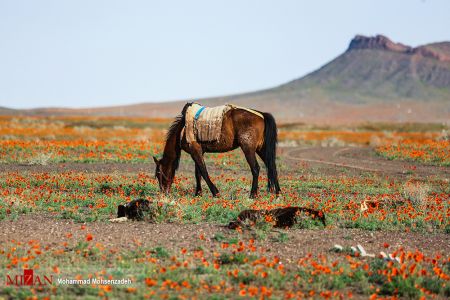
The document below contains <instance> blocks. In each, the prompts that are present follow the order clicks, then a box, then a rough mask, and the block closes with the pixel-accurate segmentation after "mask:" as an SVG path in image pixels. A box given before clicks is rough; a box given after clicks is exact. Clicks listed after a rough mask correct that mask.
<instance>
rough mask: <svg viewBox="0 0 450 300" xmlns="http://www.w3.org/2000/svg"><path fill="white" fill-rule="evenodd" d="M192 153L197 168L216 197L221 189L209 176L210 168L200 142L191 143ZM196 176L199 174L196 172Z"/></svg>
mask: <svg viewBox="0 0 450 300" xmlns="http://www.w3.org/2000/svg"><path fill="white" fill-rule="evenodd" d="M190 153H191V157H192V159H193V160H194V162H195V166H196V170H197V168H198V170H199V172H200V174H201V176H202V177H203V179H205V181H206V184H207V185H208V187H209V190H210V191H211V193H212V194H213V196H214V197H216V196H217V195H218V194H219V190H218V189H217V187H216V186H215V185H214V183H212V181H211V179H210V178H209V174H208V170H207V169H206V164H205V161H204V159H203V150H202V147H201V146H200V144H198V143H196V142H193V143H192V144H191V145H190ZM196 173H197V172H196ZM196 176H197V174H196ZM198 182H199V180H198V181H197V187H198ZM200 189H201V187H200Z"/></svg>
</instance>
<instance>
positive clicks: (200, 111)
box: [194, 106, 205, 121]
mask: <svg viewBox="0 0 450 300" xmlns="http://www.w3.org/2000/svg"><path fill="white" fill-rule="evenodd" d="M204 109H205V107H204V106H202V107H201V108H200V109H199V110H198V111H197V113H196V114H195V117H194V119H195V121H197V120H198V118H199V117H200V114H201V113H202V111H203V110H204Z"/></svg>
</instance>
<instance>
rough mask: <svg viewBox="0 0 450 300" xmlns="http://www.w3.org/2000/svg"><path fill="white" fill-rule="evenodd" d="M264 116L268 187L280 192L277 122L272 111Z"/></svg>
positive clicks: (264, 151)
mask: <svg viewBox="0 0 450 300" xmlns="http://www.w3.org/2000/svg"><path fill="white" fill-rule="evenodd" d="M262 114H263V116H264V146H263V149H262V150H263V153H262V154H263V155H264V162H265V165H266V168H267V177H268V188H269V191H275V192H276V193H277V194H278V193H279V192H280V185H279V183H278V173H277V165H276V161H275V160H276V154H277V142H278V133H277V124H276V123H275V119H274V117H273V116H272V115H271V114H270V113H265V112H263V113H262Z"/></svg>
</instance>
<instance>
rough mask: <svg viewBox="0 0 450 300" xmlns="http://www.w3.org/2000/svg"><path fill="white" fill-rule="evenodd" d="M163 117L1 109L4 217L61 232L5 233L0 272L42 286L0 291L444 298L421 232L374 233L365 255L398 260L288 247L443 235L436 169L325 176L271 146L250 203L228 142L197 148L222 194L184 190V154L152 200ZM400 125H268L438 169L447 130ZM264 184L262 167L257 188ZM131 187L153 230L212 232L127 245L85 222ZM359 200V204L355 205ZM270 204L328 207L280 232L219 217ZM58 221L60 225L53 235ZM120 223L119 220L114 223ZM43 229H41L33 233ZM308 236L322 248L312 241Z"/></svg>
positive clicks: (444, 195)
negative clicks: (273, 182) (423, 174)
mask: <svg viewBox="0 0 450 300" xmlns="http://www.w3.org/2000/svg"><path fill="white" fill-rule="evenodd" d="M169 124H170V121H169V120H155V119H153V120H150V119H130V118H87V117H64V118H62V117H61V118H38V117H35V118H33V117H23V118H21V117H2V118H1V119H0V134H1V138H0V159H1V161H2V163H3V167H2V170H3V171H2V173H1V177H0V220H1V222H2V227H3V228H6V227H11V226H12V227H14V226H16V225H17V226H20V223H21V220H23V218H24V216H25V217H26V216H31V218H33V216H39V218H41V219H42V220H49V222H50V223H51V222H57V223H58V224H66V225H61V226H59V227H58V229H57V230H59V231H58V232H59V233H60V235H59V236H58V237H56V233H55V238H54V240H53V241H52V242H42V240H45V241H47V239H48V235H51V234H52V233H46V232H44V233H42V232H39V233H38V232H37V231H36V237H35V238H28V239H21V238H20V237H19V238H18V237H17V236H15V235H14V237H12V236H9V235H7V236H6V237H5V236H4V237H3V239H1V240H2V241H3V243H2V244H1V246H0V265H1V269H2V273H3V274H11V275H14V274H21V273H22V270H23V269H33V270H35V272H36V273H37V274H43V275H47V276H53V279H54V283H53V284H52V285H44V286H37V287H36V286H35V287H26V286H20V287H17V286H7V285H6V284H5V282H6V281H3V280H2V281H1V282H0V285H1V287H2V290H1V291H0V296H4V297H7V298H33V297H39V298H43V297H47V296H48V297H51V298H61V299H63V298H64V299H66V298H68V297H69V298H97V297H99V296H100V297H103V298H125V297H136V298H151V297H153V298H163V299H191V298H199V299H204V298H206V299H225V298H238V297H242V298H244V299H245V298H263V299H269V298H270V299H291V298H300V297H304V298H326V299H327V298H349V297H356V298H359V297H363V298H368V297H371V298H372V299H375V298H377V297H387V296H399V297H403V298H420V297H422V296H425V297H437V298H446V297H450V284H449V281H450V277H449V274H450V256H449V254H448V253H449V252H446V253H445V252H443V249H440V248H433V247H434V245H433V244H429V242H427V241H425V242H424V243H423V244H424V245H427V248H426V249H415V248H414V247H413V246H412V245H409V244H405V245H397V244H395V245H390V243H386V241H384V240H377V241H376V242H375V244H376V245H375V246H373V249H377V251H378V252H377V253H376V254H378V253H379V251H385V252H386V253H391V254H392V255H393V257H398V260H396V261H385V260H383V259H382V258H379V257H377V255H376V257H374V258H369V257H361V256H360V255H359V253H358V252H354V251H352V250H351V249H350V247H349V246H350V244H349V245H344V246H345V247H344V249H343V250H342V251H335V250H333V249H332V248H333V243H332V242H331V241H328V240H321V241H320V240H319V241H315V242H314V241H312V240H307V241H306V242H308V243H310V244H308V245H309V246H308V245H306V244H305V247H309V248H308V251H307V252H306V253H303V254H302V255H300V254H296V251H295V247H302V245H294V244H293V241H294V240H295V239H296V238H298V236H301V235H304V234H305V233H311V234H312V235H317V236H320V235H322V232H331V234H333V233H335V234H336V235H338V234H341V233H345V232H347V230H350V232H357V233H358V234H360V235H366V234H369V236H370V235H371V234H373V233H374V232H375V233H377V232H379V233H383V234H386V235H387V236H390V235H392V236H393V240H395V236H396V235H397V234H399V233H402V234H403V233H406V234H411V236H414V237H416V236H417V237H419V239H424V240H426V238H427V237H429V236H438V237H442V236H443V237H444V239H446V240H447V242H448V238H449V234H450V220H449V216H450V185H449V179H448V178H444V177H442V176H439V175H436V176H431V177H429V178H427V179H426V180H424V179H423V178H418V177H416V176H415V175H414V173H411V174H405V175H404V176H387V175H383V174H376V173H371V172H360V173H358V174H355V173H352V172H348V171H347V170H345V169H333V172H331V173H323V172H322V171H320V169H316V168H314V167H308V166H306V165H304V164H299V163H295V162H292V161H289V160H288V159H287V158H285V157H283V155H280V156H279V159H278V165H279V173H280V182H281V185H282V190H283V194H282V196H280V197H278V198H276V197H274V195H272V194H268V193H267V192H265V190H264V189H261V192H260V195H259V197H258V198H257V199H255V200H253V199H249V198H248V193H249V186H250V180H251V179H250V178H251V176H250V172H249V171H248V167H247V165H246V163H245V161H244V158H243V156H242V155H241V153H240V151H238V150H237V151H233V152H230V153H226V154H214V155H208V156H207V165H208V167H209V168H210V170H211V173H212V179H213V181H214V182H215V183H217V186H218V188H219V190H220V191H221V194H220V195H221V196H220V197H218V198H212V197H211V196H210V194H209V193H208V191H207V189H204V194H203V196H201V197H194V176H193V171H192V170H193V163H192V162H191V160H190V158H189V157H187V155H185V154H183V156H182V162H181V170H180V172H179V173H178V174H177V177H176V180H175V183H174V186H173V192H172V194H171V195H170V196H166V197H163V196H161V195H160V194H159V189H158V185H157V182H156V180H155V179H154V177H153V168H154V166H153V164H151V163H149V162H150V157H151V155H154V154H160V152H161V149H162V147H163V143H164V135H165V129H166V128H167V127H168V125H169ZM402 126H403V127H402ZM402 126H400V125H395V124H371V125H361V126H357V127H351V128H346V127H342V128H328V127H313V126H306V125H302V124H284V125H282V126H280V132H279V135H280V146H282V147H299V146H308V145H322V146H323V147H335V146H349V145H350V146H359V147H362V146H372V147H373V148H374V149H375V150H376V152H377V153H378V155H380V156H381V157H387V158H389V159H394V160H405V161H408V160H412V161H413V162H414V163H417V164H419V163H420V164H427V165H436V168H437V167H438V166H439V167H443V168H446V166H448V165H449V163H450V156H449V153H450V145H449V140H448V138H447V134H446V132H447V131H446V130H448V128H446V127H442V126H440V125H432V124H426V125H409V126H406V125H402ZM380 159H381V158H380ZM387 162H389V161H388V160H387ZM88 164H89V165H92V166H93V167H92V168H91V169H90V171H89V172H86V171H84V170H83V166H85V165H88ZM100 164H101V165H100ZM105 165H106V166H114V167H113V168H112V169H113V171H104V170H102V168H101V167H103V166H105ZM97 166H98V169H96V168H97ZM138 166H143V169H144V170H146V171H144V170H142V169H140V168H138ZM28 167H30V168H29V169H27V168H28ZM31 167H33V168H31ZM24 168H25V169H24ZM68 168H69V170H68ZM265 182H266V177H265V173H264V172H262V174H261V176H260V187H264V185H265ZM137 197H143V198H146V199H148V200H151V201H153V203H152V206H153V208H154V211H155V212H156V216H155V224H154V226H155V228H159V227H158V226H165V225H168V226H173V227H181V228H184V227H185V226H198V227H193V228H201V227H202V226H209V227H208V228H210V230H209V231H208V232H207V233H200V232H195V231H194V232H190V231H189V230H188V232H189V233H188V236H186V240H187V241H188V242H187V243H186V244H183V241H182V239H181V241H180V239H179V238H176V239H177V242H176V243H175V246H169V245H166V244H163V243H161V244H158V243H153V242H152V243H150V242H146V241H145V240H143V239H135V240H133V242H132V243H129V244H127V245H126V246H125V247H124V245H122V244H121V240H115V239H113V240H106V236H107V235H108V234H109V232H108V230H103V231H101V230H99V231H98V232H97V234H95V233H94V232H93V229H91V228H95V227H96V226H100V227H102V226H104V225H105V226H106V225H107V226H114V224H111V223H109V221H108V220H109V219H111V218H114V217H115V214H116V209H117V205H118V204H120V203H124V202H126V201H129V200H132V199H135V198H137ZM364 204H367V205H368V206H367V209H364ZM282 206H306V207H310V208H315V209H320V210H322V211H323V212H324V213H325V215H326V218H327V226H326V228H324V226H323V225H322V224H320V223H319V222H316V221H315V220H312V219H310V218H308V217H307V216H301V218H300V221H299V223H298V224H296V225H295V227H294V228H292V229H287V230H284V229H280V230H273V228H272V226H271V224H270V223H267V222H258V223H257V224H255V225H254V226H252V227H250V228H242V229H241V230H238V231H234V230H228V229H224V228H223V225H226V224H227V223H228V222H230V221H231V220H233V219H234V218H236V216H237V215H238V213H239V212H240V211H242V210H243V209H248V208H250V209H261V208H264V209H271V208H276V207H282ZM36 218H37V217H36ZM41 219H39V220H41ZM52 220H53V221H52ZM59 222H61V223H59ZM64 222H65V223H64ZM131 223H132V224H133V225H132V226H134V227H133V228H139V226H140V225H139V224H142V226H144V224H143V223H137V224H136V222H131ZM121 225H122V224H117V226H121ZM64 226H67V228H71V230H67V232H65V227H64ZM136 226H138V227H136ZM145 226H151V225H147V224H145ZM108 228H110V227H108ZM120 228H124V229H123V230H127V229H126V228H127V227H126V226H122V227H120ZM143 228H149V227H143ZM188 228H191V227H188ZM211 228H212V229H211ZM4 230H6V229H4ZM33 230H37V228H30V229H29V231H33ZM5 232H6V231H5ZM8 232H9V231H8ZM11 232H12V231H11ZM43 236H45V239H43V238H42V239H41V238H40V237H43ZM170 238H171V237H169V236H167V237H166V238H165V239H167V240H168V239H170ZM165 239H162V240H160V241H165ZM345 240H346V238H345V234H344V241H345ZM319 243H320V246H321V248H320V249H322V250H323V251H322V250H321V251H315V248H316V246H317V248H319ZM324 244H325V245H324ZM447 244H448V243H447ZM285 248H286V249H285ZM291 248H294V249H291ZM283 249H284V250H283ZM324 249H325V250H324ZM444 250H448V248H447V249H444ZM285 252H286V253H290V254H289V255H288V254H283V253H285ZM280 253H281V254H280ZM58 278H75V279H80V280H81V279H87V278H104V279H119V278H130V279H131V280H132V283H131V284H127V285H115V284H111V283H110V284H77V285H62V284H57V283H55V282H56V281H57V279H58ZM5 280H6V279H5Z"/></svg>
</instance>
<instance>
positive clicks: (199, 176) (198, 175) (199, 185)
mask: <svg viewBox="0 0 450 300" xmlns="http://www.w3.org/2000/svg"><path fill="white" fill-rule="evenodd" d="M195 184H196V186H195V196H200V195H201V194H202V173H201V172H200V168H199V167H198V165H197V163H195Z"/></svg>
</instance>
